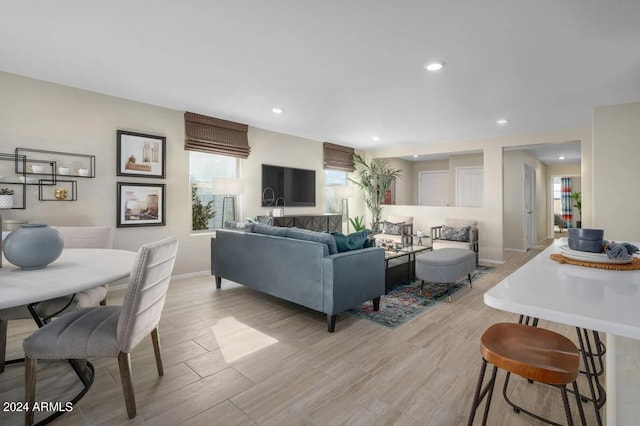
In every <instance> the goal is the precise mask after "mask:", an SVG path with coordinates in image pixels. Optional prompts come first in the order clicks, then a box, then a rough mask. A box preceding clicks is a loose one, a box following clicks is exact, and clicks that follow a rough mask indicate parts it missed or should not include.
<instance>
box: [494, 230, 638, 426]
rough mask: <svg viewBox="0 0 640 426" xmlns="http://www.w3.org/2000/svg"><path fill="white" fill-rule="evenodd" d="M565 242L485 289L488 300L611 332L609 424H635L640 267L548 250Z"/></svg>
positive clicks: (533, 314)
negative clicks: (560, 256) (588, 263)
mask: <svg viewBox="0 0 640 426" xmlns="http://www.w3.org/2000/svg"><path fill="white" fill-rule="evenodd" d="M566 244H567V239H566V238H560V239H557V240H555V241H554V243H553V244H552V245H551V246H549V247H547V248H546V249H545V250H544V251H542V252H541V253H540V254H538V255H537V256H536V257H534V258H533V259H531V260H530V261H529V262H527V263H526V264H525V265H523V266H522V267H520V268H519V269H518V270H516V271H515V272H514V273H512V274H511V275H509V276H508V277H507V278H505V279H504V280H502V281H501V282H500V283H498V284H497V285H496V286H494V287H493V288H492V289H490V290H489V291H487V292H486V293H485V294H484V302H485V304H487V305H488V306H491V307H493V308H496V309H500V310H503V311H507V312H513V313H515V314H519V315H525V316H529V317H533V318H539V319H544V320H548V321H553V322H557V323H561V324H567V325H571V326H575V327H579V328H583V329H589V330H594V331H598V332H604V333H607V335H606V342H607V355H606V357H605V358H606V390H607V404H606V405H605V408H606V420H607V425H610V426H613V425H627V424H637V423H636V421H637V420H638V419H639V418H640V404H638V403H637V400H638V399H639V398H640V376H639V375H638V363H640V350H639V349H640V270H637V271H615V270H605V269H595V268H590V267H583V266H577V265H570V264H560V263H558V262H556V261H555V260H552V259H551V258H550V255H551V254H554V253H560V247H561V246H563V245H566ZM634 244H635V245H636V246H639V244H638V243H634ZM620 351H623V352H624V354H623V355H624V356H620V354H619V352H620ZM621 360H622V362H621ZM629 422H630V423H629Z"/></svg>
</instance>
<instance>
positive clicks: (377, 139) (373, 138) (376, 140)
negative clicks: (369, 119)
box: [371, 136, 380, 142]
mask: <svg viewBox="0 0 640 426" xmlns="http://www.w3.org/2000/svg"><path fill="white" fill-rule="evenodd" d="M371 140H373V141H374V142H378V141H379V140H380V136H371Z"/></svg>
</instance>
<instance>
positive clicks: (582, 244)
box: [567, 238, 602, 253]
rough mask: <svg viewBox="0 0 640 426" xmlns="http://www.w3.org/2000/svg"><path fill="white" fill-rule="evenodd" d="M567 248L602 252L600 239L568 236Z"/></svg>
mask: <svg viewBox="0 0 640 426" xmlns="http://www.w3.org/2000/svg"><path fill="white" fill-rule="evenodd" d="M567 241H568V243H569V248H570V249H571V250H577V251H588V252H591V253H601V252H602V240H585V239H582V238H569V239H568V240H567Z"/></svg>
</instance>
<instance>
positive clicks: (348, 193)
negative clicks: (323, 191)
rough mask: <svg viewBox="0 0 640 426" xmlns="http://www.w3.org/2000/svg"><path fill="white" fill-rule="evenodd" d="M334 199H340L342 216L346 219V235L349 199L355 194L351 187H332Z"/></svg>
mask: <svg viewBox="0 0 640 426" xmlns="http://www.w3.org/2000/svg"><path fill="white" fill-rule="evenodd" d="M334 194H335V196H336V198H340V203H341V207H342V216H343V217H346V219H347V234H348V233H349V198H353V197H354V196H355V195H356V193H355V190H354V188H353V186H349V185H341V186H335V187H334Z"/></svg>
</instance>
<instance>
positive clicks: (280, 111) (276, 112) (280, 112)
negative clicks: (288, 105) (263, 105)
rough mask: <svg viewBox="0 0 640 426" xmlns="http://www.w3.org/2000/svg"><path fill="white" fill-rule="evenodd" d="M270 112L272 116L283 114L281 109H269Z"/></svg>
mask: <svg viewBox="0 0 640 426" xmlns="http://www.w3.org/2000/svg"><path fill="white" fill-rule="evenodd" d="M271 111H273V113H274V114H282V113H283V112H284V110H283V109H282V108H278V107H275V108H271Z"/></svg>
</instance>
